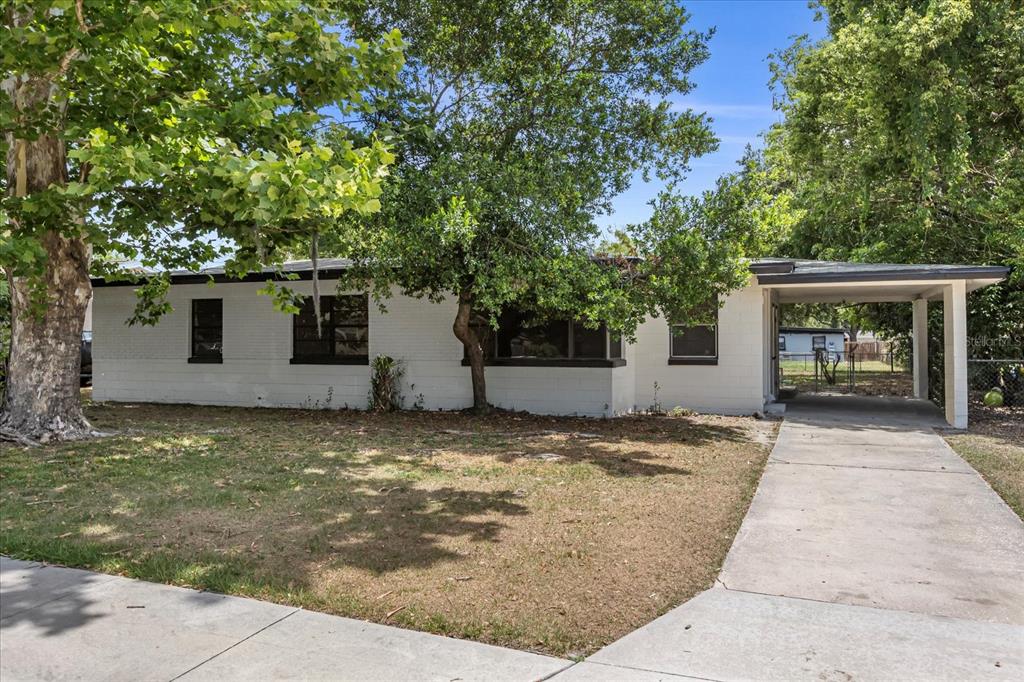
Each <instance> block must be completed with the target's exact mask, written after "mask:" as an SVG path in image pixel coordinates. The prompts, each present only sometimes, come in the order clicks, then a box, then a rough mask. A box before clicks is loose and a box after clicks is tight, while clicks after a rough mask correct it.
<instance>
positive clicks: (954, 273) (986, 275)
mask: <svg viewBox="0 0 1024 682" xmlns="http://www.w3.org/2000/svg"><path fill="white" fill-rule="evenodd" d="M1009 272H1010V268H1008V267H1003V266H999V265H979V266H964V267H962V268H957V269H955V270H953V269H948V268H947V269H941V270H929V269H921V270H913V271H907V270H903V269H900V270H872V271H868V272H808V273H800V272H793V273H789V274H765V275H758V276H757V283H758V284H822V283H828V282H893V281H901V282H902V281H907V282H912V281H915V280H933V279H1003V278H1004V277H1006V275H1007V274H1008V273H1009Z"/></svg>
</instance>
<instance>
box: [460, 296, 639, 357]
mask: <svg viewBox="0 0 1024 682" xmlns="http://www.w3.org/2000/svg"><path fill="white" fill-rule="evenodd" d="M472 325H473V329H474V330H475V331H476V334H477V338H479V339H480V344H481V346H482V347H483V351H484V358H485V359H486V360H487V362H488V363H489V364H493V365H542V366H554V367H559V366H566V367H581V366H582V367H586V366H592V367H617V366H619V365H624V364H625V360H623V359H622V338H621V336H619V335H617V334H609V332H608V329H607V327H606V326H605V325H604V324H601V325H599V326H597V327H596V328H590V327H588V326H587V325H586V324H584V323H583V322H581V321H578V320H577V321H575V322H570V321H568V320H544V321H537V320H534V319H532V317H531V315H530V314H529V313H524V312H520V311H517V310H508V311H505V312H504V313H502V314H501V315H500V316H499V317H498V328H497V329H496V330H495V329H493V328H492V327H491V326H490V324H489V322H488V320H487V318H486V317H485V316H483V315H475V316H474V318H473V321H472ZM464 362H468V361H464Z"/></svg>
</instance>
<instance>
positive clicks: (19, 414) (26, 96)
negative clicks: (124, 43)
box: [0, 77, 93, 444]
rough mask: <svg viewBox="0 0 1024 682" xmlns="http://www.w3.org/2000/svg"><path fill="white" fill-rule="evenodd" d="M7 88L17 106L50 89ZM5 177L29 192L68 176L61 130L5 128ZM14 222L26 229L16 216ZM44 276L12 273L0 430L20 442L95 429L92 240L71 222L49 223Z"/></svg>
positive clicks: (38, 82)
mask: <svg viewBox="0 0 1024 682" xmlns="http://www.w3.org/2000/svg"><path fill="white" fill-rule="evenodd" d="M4 88H5V90H6V91H7V93H8V95H9V96H10V97H11V99H12V100H13V101H14V102H15V106H16V108H17V109H18V110H19V111H25V112H29V111H32V109H33V108H34V107H36V106H38V105H40V104H41V103H44V102H48V103H49V104H50V105H51V106H57V105H55V104H53V102H52V101H49V100H50V98H52V97H53V96H54V90H53V88H52V87H51V85H50V83H48V82H46V81H45V80H42V79H31V78H28V79H24V80H22V79H21V78H19V77H12V78H10V79H8V80H7V81H5V82H4ZM7 143H8V152H7V183H8V188H9V191H10V192H11V194H13V195H14V196H28V195H30V194H32V193H34V192H42V191H44V190H46V189H47V188H50V187H52V186H54V185H58V186H60V185H65V184H66V183H67V162H66V159H65V148H64V141H63V140H62V139H61V138H60V136H59V135H58V134H41V135H40V136H39V137H37V138H36V139H35V140H26V139H16V138H14V137H13V136H10V135H9V136H8V138H7ZM14 227H15V229H16V230H23V229H26V228H25V227H24V226H22V225H19V224H18V223H16V222H15V223H14ZM42 246H43V248H44V249H45V251H46V264H45V266H44V271H43V277H42V279H37V278H36V279H33V280H29V279H28V278H24V277H11V276H10V273H8V281H9V282H10V283H11V354H10V359H9V361H8V363H9V364H8V375H7V387H6V391H5V395H4V405H3V411H2V414H0V436H2V437H4V438H7V439H11V440H16V441H19V442H22V443H26V444H27V443H33V442H47V441H50V440H65V439H71V438H81V437H84V436H87V435H90V434H92V433H93V432H92V429H91V427H90V426H89V422H88V421H87V420H86V419H85V416H84V415H83V414H82V406H81V400H80V396H79V371H80V370H79V366H80V363H81V342H82V325H83V322H84V321H85V310H86V307H87V306H88V304H89V299H90V298H91V297H92V286H91V284H90V281H89V256H90V252H89V247H88V245H87V244H86V243H85V241H84V239H83V238H82V236H81V233H80V232H77V231H75V229H74V228H73V227H70V228H66V230H65V232H64V233H60V232H57V231H55V230H49V231H47V232H46V233H45V234H44V235H43V238H42Z"/></svg>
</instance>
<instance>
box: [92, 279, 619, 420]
mask: <svg viewBox="0 0 1024 682" xmlns="http://www.w3.org/2000/svg"><path fill="white" fill-rule="evenodd" d="M262 286H263V285H262V283H227V284H215V285H214V286H213V287H209V286H207V285H205V284H177V285H173V286H172V287H171V289H170V293H169V294H168V300H169V301H170V303H171V304H172V306H173V307H174V311H173V312H171V313H169V314H168V315H166V316H164V318H163V319H162V320H161V321H160V322H159V323H158V324H157V325H156V326H155V327H140V326H134V327H128V326H126V325H125V320H127V319H128V318H129V317H130V316H131V313H132V309H133V307H134V305H135V294H134V291H133V289H132V288H131V287H97V288H96V290H95V299H94V300H95V304H94V315H95V317H94V322H95V324H94V326H95V334H94V340H93V344H94V345H93V358H94V359H93V374H94V378H93V396H94V398H95V399H96V400H112V401H146V402H175V403H193V404H209V405H239V406H251V407H257V406H265V407H311V408H343V407H349V408H363V407H365V406H366V404H367V397H368V393H369V377H370V369H369V367H367V366H365V365H293V364H291V363H290V362H289V360H290V358H291V356H292V351H291V345H292V321H291V317H290V316H288V315H284V314H281V313H279V312H277V311H276V310H274V308H273V306H272V305H271V302H270V299H269V298H268V297H266V296H260V295H258V294H257V293H256V292H257V290H258V289H260V288H261V287H262ZM290 286H291V287H292V288H293V289H295V290H296V291H299V292H302V293H307V294H309V293H311V292H312V284H311V283H310V282H294V283H292V284H291V285H290ZM321 291H322V293H324V294H327V293H332V292H333V283H332V282H324V283H322V285H321ZM193 298H222V299H223V300H224V308H223V310H224V349H223V363H221V364H189V363H188V362H187V360H188V356H189V334H190V328H189V316H190V310H191V304H190V301H191V299H193ZM385 305H386V308H387V312H386V313H381V312H380V311H379V310H378V308H377V306H376V305H375V304H374V302H373V301H372V300H371V303H370V315H369V317H370V357H371V358H372V357H374V356H376V355H382V354H384V355H390V356H392V357H394V358H396V359H400V360H402V361H403V363H404V364H405V370H406V374H405V379H404V382H403V383H404V385H403V393H404V397H405V405H406V407H414V406H422V407H423V408H425V409H428V410H438V409H443V410H451V409H461V408H465V407H468V406H470V405H472V402H473V400H472V396H473V392H472V385H471V383H470V376H469V368H468V367H464V366H462V346H461V344H460V343H459V341H458V340H457V339H456V338H455V336H454V335H453V333H452V322H453V320H454V318H455V305H454V303H450V302H449V303H441V304H436V303H430V302H428V301H427V300H425V299H415V298H410V297H405V296H400V295H397V296H395V297H393V298H391V299H389V300H388V301H386V302H385ZM621 369H625V368H621ZM615 371H617V370H613V369H611V368H599V367H586V368H583V367H581V368H575V367H488V368H487V375H486V376H487V389H488V398H489V399H490V401H491V402H492V403H493V404H494V405H496V406H498V407H502V408H506V409H515V410H527V411H530V412H536V413H540V414H579V415H586V416H611V415H613V414H615V413H616V412H615V409H616V408H615V403H614V401H613V393H612V384H613V372H615ZM623 395H626V394H625V393H624V394H623ZM628 408H629V409H631V408H632V401H630V402H629V405H628ZM623 411H626V410H625V409H623Z"/></svg>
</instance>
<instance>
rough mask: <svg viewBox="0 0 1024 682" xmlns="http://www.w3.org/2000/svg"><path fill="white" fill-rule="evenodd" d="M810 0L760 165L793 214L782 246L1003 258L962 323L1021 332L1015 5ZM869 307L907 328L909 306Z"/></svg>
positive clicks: (1002, 333) (1020, 18)
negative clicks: (774, 178)
mask: <svg viewBox="0 0 1024 682" xmlns="http://www.w3.org/2000/svg"><path fill="white" fill-rule="evenodd" d="M820 8H821V9H822V10H823V11H824V12H825V13H826V14H827V21H828V36H827V37H826V38H825V39H824V40H822V41H820V42H818V43H816V44H809V43H807V42H806V41H802V40H801V41H798V42H797V43H796V44H794V45H793V46H792V47H791V48H790V49H788V50H786V51H784V52H782V53H781V54H780V55H778V56H777V60H776V63H775V69H776V84H777V85H778V87H779V94H780V96H781V97H780V102H781V108H782V110H783V111H784V113H785V120H784V122H782V123H781V124H779V125H778V126H777V127H776V128H775V129H774V130H773V131H771V133H770V134H769V136H768V143H769V144H768V149H769V151H768V156H767V163H768V166H770V167H771V168H772V170H773V171H774V172H776V173H779V174H780V177H781V178H782V181H781V182H780V184H779V189H780V191H781V192H783V193H785V194H786V195H787V196H789V197H790V199H791V206H792V208H793V210H794V212H795V213H794V223H793V227H792V230H791V231H790V233H789V234H788V235H787V237H788V241H787V242H786V243H785V244H784V245H783V246H782V249H781V250H783V251H786V252H788V253H789V254H790V255H795V256H804V257H814V258H824V259H839V260H844V259H845V260H854V261H866V262H894V263H912V262H921V263H965V262H967V263H990V264H1005V265H1011V266H1013V267H1014V271H1013V273H1012V275H1011V278H1010V280H1009V281H1008V282H1007V283H1005V284H1003V285H1001V286H997V287H990V288H988V289H986V290H984V291H982V292H980V293H979V294H975V295H972V296H971V297H970V301H969V305H970V308H971V310H970V315H969V326H970V331H971V333H972V334H973V335H976V336H985V337H989V339H990V341H995V340H997V339H999V338H1002V339H1005V340H1007V341H1008V342H1012V341H1013V340H1016V342H1017V343H1018V344H1019V343H1020V339H1022V338H1024V5H1022V4H1021V3H1020V2H991V1H989V0H871V1H870V2H868V1H863V0H823V1H822V2H821V3H820ZM864 312H865V313H867V315H868V317H869V318H871V320H870V323H871V324H872V326H874V327H876V328H880V329H883V330H886V331H889V332H890V333H897V332H900V331H905V330H906V329H907V328H908V325H909V311H908V310H907V309H906V306H902V307H897V306H885V305H878V306H872V307H870V308H868V309H865V311H864ZM1011 345H1012V343H1011ZM1006 352H1011V351H1010V350H1009V348H1008V349H1007V351H1006ZM1018 352H1019V349H1018Z"/></svg>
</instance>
